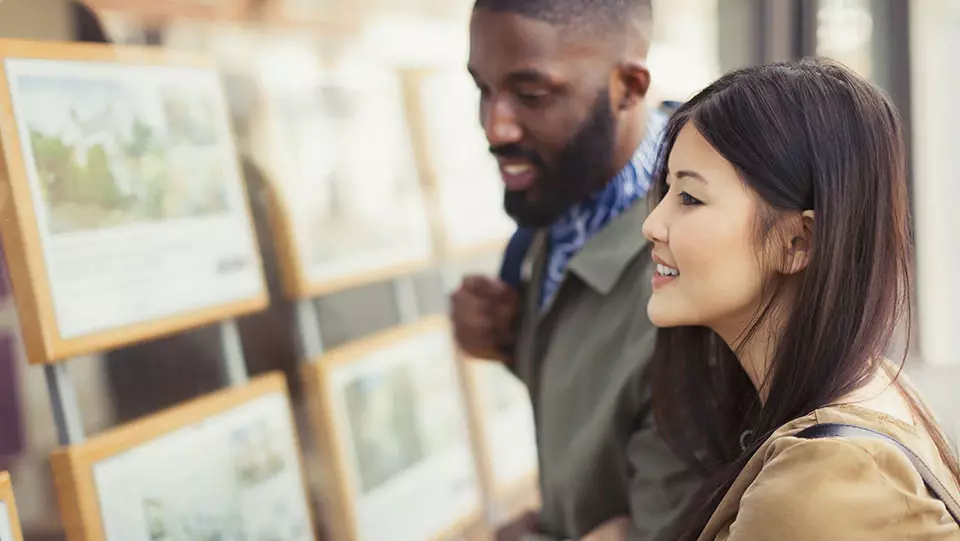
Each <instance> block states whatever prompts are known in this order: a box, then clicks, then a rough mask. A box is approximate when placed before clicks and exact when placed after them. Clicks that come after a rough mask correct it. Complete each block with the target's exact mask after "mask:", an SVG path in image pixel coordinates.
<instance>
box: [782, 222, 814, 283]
mask: <svg viewBox="0 0 960 541" xmlns="http://www.w3.org/2000/svg"><path fill="white" fill-rule="evenodd" d="M813 218H814V214H813V211H812V210H806V211H804V212H803V214H801V215H800V227H798V228H797V229H795V230H794V233H793V236H792V237H791V238H790V245H789V246H787V251H786V254H787V257H786V264H785V265H784V273H785V274H797V273H798V272H800V271H802V270H804V269H806V268H807V265H809V264H810V256H811V254H812V253H813V227H814V225H813V222H814V220H813Z"/></svg>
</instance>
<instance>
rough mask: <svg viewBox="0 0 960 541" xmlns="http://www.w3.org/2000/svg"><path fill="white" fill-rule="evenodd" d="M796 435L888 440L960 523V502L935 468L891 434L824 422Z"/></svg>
mask: <svg viewBox="0 0 960 541" xmlns="http://www.w3.org/2000/svg"><path fill="white" fill-rule="evenodd" d="M796 437H798V438H803V439H821V438H870V439H876V440H883V441H886V442H887V443H889V444H890V445H893V446H894V447H896V448H897V449H899V450H900V452H901V453H903V454H904V455H906V457H907V459H908V460H909V461H910V463H911V464H913V467H914V468H916V470H917V472H918V473H919V474H920V477H922V478H923V483H924V484H925V485H926V486H927V490H928V491H930V494H932V495H933V497H935V498H937V499H938V500H940V501H941V502H943V505H944V506H945V507H946V508H947V512H948V513H950V516H951V517H953V520H954V522H956V523H957V524H960V504H958V503H957V500H955V499H954V498H953V495H951V494H950V492H949V491H947V489H946V487H945V486H944V485H943V483H941V482H940V480H939V479H937V476H936V475H935V474H934V473H933V470H931V469H930V468H929V467H928V466H927V465H926V464H925V463H924V462H923V459H921V458H920V457H919V456H917V454H916V453H914V452H913V451H911V450H910V449H908V448H907V447H906V446H905V445H903V444H902V443H900V442H899V441H897V440H895V439H893V438H891V437H890V436H888V435H886V434H883V433H881V432H877V431H876V430H870V429H869V428H863V427H860V426H855V425H848V424H842V423H823V424H816V425H813V426H811V427H809V428H806V429H804V430H802V431H800V433H798V434H796Z"/></svg>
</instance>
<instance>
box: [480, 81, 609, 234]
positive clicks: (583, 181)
mask: <svg viewBox="0 0 960 541" xmlns="http://www.w3.org/2000/svg"><path fill="white" fill-rule="evenodd" d="M615 144H616V125H615V122H614V118H613V110H612V109H611V107H610V94H609V91H608V90H607V89H606V88H605V89H603V91H602V92H601V93H600V95H599V96H597V99H596V101H595V102H594V105H593V109H592V111H591V113H590V116H589V117H587V120H586V121H585V122H584V123H583V125H582V126H581V127H580V129H578V130H577V133H576V134H575V135H574V137H573V139H572V140H571V141H570V143H569V144H567V146H566V147H564V149H563V150H561V151H560V152H559V153H558V154H557V156H556V158H555V159H554V160H553V161H552V163H550V164H548V163H547V162H546V160H544V159H543V157H542V156H540V155H539V154H538V153H537V152H535V151H533V150H530V149H525V148H523V147H521V146H520V145H504V146H502V147H498V148H495V149H491V152H493V153H494V154H495V155H497V156H504V157H523V158H526V159H528V160H530V162H531V163H532V164H533V165H534V167H536V169H537V172H538V176H537V179H536V181H535V183H536V184H535V185H534V186H532V189H534V190H536V194H537V197H536V199H535V200H531V199H530V193H529V192H530V189H527V190H520V191H510V190H506V191H505V193H504V200H503V207H504V210H505V211H506V212H507V215H509V216H510V217H511V218H513V220H514V221H515V222H516V223H517V225H519V226H520V227H546V226H548V225H550V224H552V223H553V222H555V221H557V219H559V218H560V216H562V215H563V213H564V212H566V211H567V210H568V209H569V208H570V207H572V206H573V205H575V204H577V203H579V202H580V201H583V200H584V199H586V198H588V197H589V196H590V195H592V194H593V193H594V192H596V191H597V190H599V189H600V188H602V187H603V186H605V185H606V184H607V182H609V181H610V178H608V176H609V175H610V173H611V171H610V170H611V167H612V164H613V154H614V145H615Z"/></svg>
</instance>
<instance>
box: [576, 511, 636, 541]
mask: <svg viewBox="0 0 960 541" xmlns="http://www.w3.org/2000/svg"><path fill="white" fill-rule="evenodd" d="M629 527H630V518H629V517H618V518H614V519H610V520H608V521H606V522H604V523H603V524H601V525H600V526H597V527H596V528H594V529H593V530H591V531H590V533H588V534H587V535H585V536H583V537H582V538H581V539H580V541H624V539H626V538H627V528H629Z"/></svg>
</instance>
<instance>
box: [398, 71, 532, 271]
mask: <svg viewBox="0 0 960 541" xmlns="http://www.w3.org/2000/svg"><path fill="white" fill-rule="evenodd" d="M404 80H405V87H406V91H407V97H408V99H407V104H408V110H409V116H410V117H411V118H413V119H415V120H416V122H417V124H416V126H415V133H416V139H415V140H416V141H417V146H418V157H419V159H420V160H421V162H422V163H421V168H422V170H423V171H425V173H424V174H425V175H426V176H427V178H428V180H429V185H430V187H431V190H432V195H433V199H434V205H435V206H436V209H437V212H438V214H439V219H438V226H439V228H440V230H441V234H440V235H439V237H440V238H442V239H443V240H442V242H443V246H442V249H443V252H444V255H445V256H447V257H448V258H450V257H453V258H464V257H472V256H474V255H476V254H478V253H479V254H483V253H487V252H496V251H502V250H503V248H504V246H505V245H506V243H507V240H508V239H509V238H510V235H511V234H512V233H513V232H514V231H515V230H516V224H515V223H514V222H513V220H511V219H510V218H509V217H508V216H507V215H506V214H505V213H504V211H503V190H504V188H503V182H502V181H501V180H500V173H499V169H498V166H497V162H496V160H495V159H494V158H493V156H492V155H491V154H490V152H489V148H490V144H489V143H488V142H487V140H486V137H485V135H484V133H483V129H482V128H481V126H480V122H479V120H478V111H479V106H480V93H479V91H478V90H477V89H476V87H475V85H474V83H473V81H471V80H470V76H469V75H467V74H465V73H462V72H461V71H459V70H458V71H452V70H451V71H444V70H436V71H434V70H423V71H420V70H418V71H410V72H406V73H405V74H404Z"/></svg>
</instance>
